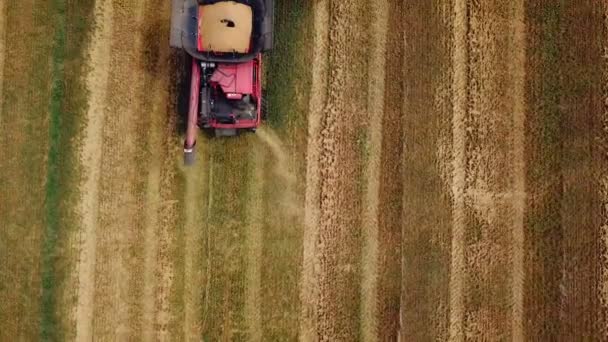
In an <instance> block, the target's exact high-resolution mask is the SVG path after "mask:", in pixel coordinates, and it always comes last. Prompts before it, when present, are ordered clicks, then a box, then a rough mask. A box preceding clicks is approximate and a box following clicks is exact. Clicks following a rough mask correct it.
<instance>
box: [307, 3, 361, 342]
mask: <svg viewBox="0 0 608 342" xmlns="http://www.w3.org/2000/svg"><path fill="white" fill-rule="evenodd" d="M329 13H330V15H329V23H323V22H322V21H320V22H319V23H320V24H321V25H323V24H325V25H329V31H328V32H329V44H330V45H333V46H334V48H333V49H330V50H329V56H328V58H329V60H328V63H329V66H331V71H330V73H329V75H328V82H327V88H326V91H327V98H326V102H325V107H324V108H323V110H322V116H323V117H322V119H321V122H320V126H319V131H317V132H314V133H312V136H310V137H309V138H310V139H311V140H314V139H320V140H321V141H320V142H319V143H318V144H319V145H317V146H318V148H319V150H317V151H316V152H317V154H314V155H309V157H310V158H315V159H317V160H318V161H317V162H318V164H317V165H318V169H317V170H315V172H318V173H316V174H315V175H311V177H319V181H318V182H316V181H313V182H314V185H313V184H311V185H308V184H307V186H318V187H319V190H318V194H319V197H317V199H312V198H311V202H310V204H311V205H313V206H316V207H317V209H313V210H315V211H317V210H318V211H317V212H318V216H317V215H315V216H317V219H318V221H317V222H316V225H317V228H316V229H315V230H316V232H314V233H317V232H318V237H317V239H316V241H315V244H316V245H313V247H312V250H313V251H315V253H316V254H318V258H319V259H318V260H319V262H318V273H317V274H316V276H314V281H313V285H312V287H313V288H314V289H311V288H305V291H306V292H305V297H306V298H304V299H303V301H305V302H312V316H313V317H314V318H313V319H314V320H315V321H316V322H315V323H316V326H315V327H314V328H313V329H315V330H316V331H315V333H314V335H315V336H317V338H319V339H329V340H333V339H346V340H352V339H356V338H357V337H358V334H359V332H360V325H359V323H360V321H359V314H358V311H359V306H360V290H356V291H353V289H352V287H351V286H349V285H348V284H352V283H353V282H355V281H357V279H359V277H360V265H359V264H360V248H359V247H360V224H361V222H360V220H359V210H360V208H361V201H360V199H361V196H362V188H361V181H362V172H361V158H362V155H363V151H362V150H360V148H353V147H354V146H358V145H357V143H356V142H357V141H358V138H360V132H361V130H362V129H363V128H362V127H361V123H357V121H356V120H354V119H355V116H356V113H358V112H360V111H361V109H362V108H365V100H366V99H367V97H366V92H367V87H366V83H365V82H364V80H365V74H362V73H359V72H356V71H359V70H365V67H366V62H367V58H366V56H361V55H360V54H357V53H356V46H360V44H363V43H364V41H365V36H363V35H357V33H356V32H360V31H361V30H359V29H358V28H357V25H359V24H361V14H362V13H364V6H363V4H362V3H359V2H355V3H345V2H331V3H329ZM315 24H317V22H315ZM315 77H316V76H315V75H314V71H313V86H314V83H315V80H314V78H315ZM313 91H314V88H313ZM319 91H323V90H321V89H319ZM350 93H356V94H361V95H362V96H361V97H357V98H352V97H347V95H346V94H350ZM313 96H315V95H313ZM315 105H316V104H315ZM311 110H313V111H314V110H315V109H314V108H311ZM344 123H349V124H344ZM311 127H312V126H311V125H309V130H310V128H311ZM346 180H355V181H350V182H348V181H346ZM310 194H311V195H312V193H310ZM307 195H309V194H307ZM308 198H310V197H309V196H307V205H308V204H309V202H308ZM307 210H311V209H310V208H309V209H307ZM309 215H310V214H309ZM308 217H309V218H310V217H311V216H308ZM306 221H307V224H315V223H311V222H310V221H309V220H308V219H306ZM314 233H313V234H314ZM305 234H307V233H305ZM315 235H316V234H315ZM307 238H308V237H305V240H306V239H307ZM306 243H307V242H305V244H306ZM306 249H307V246H306V245H305V252H304V257H305V258H306V257H307V251H306ZM304 262H305V264H306V263H307V262H309V261H308V260H306V261H304ZM313 262H314V261H313ZM305 281H307V279H306V271H305ZM307 285H308V284H307ZM304 305H306V304H304ZM308 314H309V313H306V312H305V316H307V315H308ZM321 317H322V318H323V319H318V318H321ZM306 334H307V333H306V332H304V333H303V335H306Z"/></svg>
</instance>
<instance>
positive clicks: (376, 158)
mask: <svg viewBox="0 0 608 342" xmlns="http://www.w3.org/2000/svg"><path fill="white" fill-rule="evenodd" d="M369 10H370V13H371V18H370V23H371V33H370V44H371V46H370V57H369V64H368V70H369V71H368V75H369V80H368V82H369V83H368V93H367V96H368V98H367V108H366V109H367V115H368V121H369V127H368V132H367V136H368V137H369V142H368V143H367V146H366V157H367V160H366V162H367V163H366V164H367V165H366V170H365V177H366V185H365V199H364V202H363V205H364V207H365V208H367V210H366V211H365V212H364V213H363V226H362V235H363V249H362V260H361V263H362V273H361V276H362V277H361V318H360V319H361V333H360V336H361V338H362V340H364V341H375V340H377V339H378V338H377V337H378V332H379V330H378V321H377V319H378V303H377V297H378V273H377V272H378V262H379V250H378V248H379V247H378V221H379V218H378V215H379V210H378V206H379V203H378V201H379V198H378V197H379V191H380V179H379V178H380V169H381V166H380V161H381V150H382V121H383V118H384V103H383V102H384V78H385V72H384V71H385V58H386V56H385V54H386V40H387V37H386V35H387V29H388V2H387V1H380V2H378V3H375V4H374V5H372V6H370V8H369Z"/></svg>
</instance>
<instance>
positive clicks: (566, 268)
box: [559, 0, 608, 340]
mask: <svg viewBox="0 0 608 342" xmlns="http://www.w3.org/2000/svg"><path fill="white" fill-rule="evenodd" d="M561 15H562V18H561V27H568V28H569V29H567V30H563V31H562V36H561V40H560V53H561V56H560V59H559V61H560V62H559V65H560V72H561V75H562V78H561V80H562V81H563V84H562V87H563V90H564V93H563V94H564V95H565V96H562V97H561V98H560V108H562V109H563V111H564V113H563V116H562V120H561V138H562V139H563V143H562V164H561V172H562V173H561V177H562V181H563V183H562V189H563V193H562V202H561V212H560V214H561V225H562V229H563V237H564V240H563V242H562V246H561V248H562V251H563V259H562V260H563V261H562V262H563V268H562V278H561V284H560V289H561V291H560V294H561V296H562V297H561V298H560V306H559V308H560V332H559V336H560V338H563V339H567V340H575V339H579V338H580V337H581V336H585V337H587V338H589V339H593V340H603V339H605V338H606V334H607V331H606V330H607V328H606V327H607V317H606V308H605V307H603V305H602V303H601V291H602V283H601V282H602V279H601V277H600V275H601V273H602V268H603V267H605V264H603V263H604V262H605V260H604V259H602V258H603V254H604V250H603V248H604V246H603V244H602V241H601V231H600V230H601V225H602V213H605V210H606V209H605V208H603V207H602V206H601V205H602V201H603V200H604V199H603V198H601V197H600V192H599V191H598V189H599V188H600V187H601V182H600V179H601V170H602V169H603V168H604V167H605V165H606V160H605V155H604V151H603V150H602V147H603V146H602V145H600V144H598V141H600V140H599V139H602V138H603V139H605V135H604V134H605V133H604V132H603V127H602V125H603V123H604V122H603V120H604V119H603V118H602V115H603V112H604V109H605V104H604V102H603V101H604V89H603V82H605V79H604V78H603V75H602V73H601V72H599V70H598V66H601V65H602V63H603V61H604V58H605V50H604V49H605V44H606V41H607V39H608V37H607V36H606V32H605V28H604V22H603V20H604V17H603V16H604V8H603V6H602V4H601V2H597V1H590V0H588V1H579V2H577V3H576V4H574V3H564V5H563V7H562V8H561ZM581 37H590V38H589V39H581Z"/></svg>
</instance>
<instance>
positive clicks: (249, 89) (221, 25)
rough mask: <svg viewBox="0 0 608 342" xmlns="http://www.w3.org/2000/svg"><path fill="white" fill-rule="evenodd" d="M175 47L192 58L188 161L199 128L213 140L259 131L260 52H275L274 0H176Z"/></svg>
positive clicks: (260, 102) (173, 33)
mask: <svg viewBox="0 0 608 342" xmlns="http://www.w3.org/2000/svg"><path fill="white" fill-rule="evenodd" d="M172 6H173V7H172V16H171V41H170V44H171V47H174V48H179V49H183V50H185V51H186V52H187V53H188V54H189V55H190V56H192V79H191V83H190V103H189V109H188V122H187V128H186V139H185V141H184V162H185V163H186V164H192V163H193V162H194V147H195V145H196V137H197V135H198V130H199V128H201V129H205V130H209V131H213V132H214V133H215V136H234V135H237V134H238V133H239V132H241V131H251V132H255V130H256V128H257V127H258V126H259V125H260V121H261V118H262V116H263V115H264V113H263V106H262V97H263V94H262V83H261V77H262V53H263V52H266V51H269V50H271V49H272V44H273V16H274V0H234V1H225V0H173V5H172Z"/></svg>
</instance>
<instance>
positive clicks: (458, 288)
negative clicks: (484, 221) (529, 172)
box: [449, 0, 469, 341]
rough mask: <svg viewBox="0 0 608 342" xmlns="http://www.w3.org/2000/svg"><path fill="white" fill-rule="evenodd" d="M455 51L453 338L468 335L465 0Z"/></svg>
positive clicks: (459, 1)
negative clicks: (466, 324)
mask: <svg viewBox="0 0 608 342" xmlns="http://www.w3.org/2000/svg"><path fill="white" fill-rule="evenodd" d="M453 6H454V7H453V15H454V19H453V24H452V27H453V37H454V38H453V47H452V49H453V51H452V70H453V74H452V103H453V118H452V165H451V171H452V172H451V173H452V180H451V185H452V201H453V207H452V250H451V258H452V260H451V265H450V291H449V298H450V305H449V307H450V328H449V329H450V330H449V338H450V340H457V341H461V340H463V339H464V326H463V325H464V318H465V316H464V315H465V307H464V287H465V271H466V265H465V263H466V259H465V248H464V247H465V246H464V244H465V229H466V217H465V182H466V170H465V168H466V164H467V159H466V145H467V142H466V131H465V130H466V127H465V120H466V116H467V101H468V97H469V96H468V79H467V73H468V68H467V65H468V60H469V56H468V49H467V46H468V43H467V35H468V33H469V32H468V31H469V17H468V13H469V10H468V6H467V2H466V1H465V0H454V1H453Z"/></svg>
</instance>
